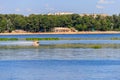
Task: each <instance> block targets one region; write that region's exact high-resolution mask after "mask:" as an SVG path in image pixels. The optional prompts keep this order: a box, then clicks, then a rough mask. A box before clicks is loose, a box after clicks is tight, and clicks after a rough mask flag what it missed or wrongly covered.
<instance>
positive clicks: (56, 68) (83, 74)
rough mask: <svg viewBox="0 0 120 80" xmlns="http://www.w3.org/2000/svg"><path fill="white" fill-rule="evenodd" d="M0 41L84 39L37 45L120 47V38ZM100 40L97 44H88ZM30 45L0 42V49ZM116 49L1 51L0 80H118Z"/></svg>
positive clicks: (119, 61)
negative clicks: (115, 45)
mask: <svg viewBox="0 0 120 80" xmlns="http://www.w3.org/2000/svg"><path fill="white" fill-rule="evenodd" d="M0 37H1V38H33V37H34V38H36V37H37V38H46V37H47V38H49V37H54V38H88V39H87V40H59V41H40V45H48V46H49V45H52V44H106V45H107V44H120V41H119V40H102V38H120V34H74V35H69V34H66V35H62V34H61V35H0ZM89 38H101V40H89ZM16 43H19V44H21V45H25V44H28V43H29V44H31V43H32V42H21V41H18V42H9V41H8V42H6V43H5V42H0V45H5V44H6V45H8V44H12V45H13V44H16ZM119 68H120V49H119V48H117V49H115V48H101V49H93V48H70V47H69V48H67V47H65V48H58V47H56V48H55V47H54V48H53V47H52V48H51V47H49V48H1V49H0V80H120V77H119V75H120V70H119Z"/></svg>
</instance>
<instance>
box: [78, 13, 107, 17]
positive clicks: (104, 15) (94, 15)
mask: <svg viewBox="0 0 120 80" xmlns="http://www.w3.org/2000/svg"><path fill="white" fill-rule="evenodd" d="M79 15H80V16H93V17H97V15H100V16H103V17H106V16H109V15H108V14H86V13H84V14H79Z"/></svg>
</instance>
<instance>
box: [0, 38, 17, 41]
mask: <svg viewBox="0 0 120 80" xmlns="http://www.w3.org/2000/svg"><path fill="white" fill-rule="evenodd" d="M17 40H18V38H0V41H17Z"/></svg>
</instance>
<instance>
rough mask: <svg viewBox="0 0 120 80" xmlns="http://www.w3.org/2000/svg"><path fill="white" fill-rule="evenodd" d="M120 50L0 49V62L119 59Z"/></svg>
mask: <svg viewBox="0 0 120 80" xmlns="http://www.w3.org/2000/svg"><path fill="white" fill-rule="evenodd" d="M119 52H120V49H89V48H87V49H82V48H65V49H63V48H53V49H47V48H46V49H43V48H42V49H41V48H37V49H0V59H1V60H41V59H43V60H48V59H55V60H81V59H82V60H83V59H84V60H88V59H92V60H94V59H95V60H96V59H101V60H103V59H120V53H119Z"/></svg>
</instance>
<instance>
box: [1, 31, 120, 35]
mask: <svg viewBox="0 0 120 80" xmlns="http://www.w3.org/2000/svg"><path fill="white" fill-rule="evenodd" d="M27 34H28V35H29V34H120V31H93V32H92V31H81V32H38V33H30V32H28V33H0V35H27Z"/></svg>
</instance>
